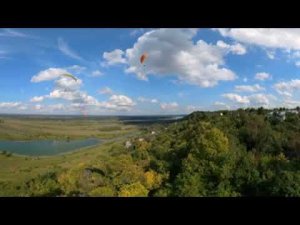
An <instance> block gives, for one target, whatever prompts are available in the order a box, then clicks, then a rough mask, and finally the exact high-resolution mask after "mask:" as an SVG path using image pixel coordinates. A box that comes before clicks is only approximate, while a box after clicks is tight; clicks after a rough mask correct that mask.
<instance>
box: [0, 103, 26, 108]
mask: <svg viewBox="0 0 300 225" xmlns="http://www.w3.org/2000/svg"><path fill="white" fill-rule="evenodd" d="M21 104H22V103H21V102H0V108H16V107H18V106H21Z"/></svg>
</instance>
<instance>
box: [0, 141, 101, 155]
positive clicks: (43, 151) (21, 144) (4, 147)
mask: <svg viewBox="0 0 300 225" xmlns="http://www.w3.org/2000/svg"><path fill="white" fill-rule="evenodd" d="M98 143H100V140H98V139H93V138H89V139H84V140H70V141H53V140H34V141H0V151H6V152H11V153H14V154H19V155H30V156H49V155H57V154H61V153H66V152H71V151H75V150H78V149H80V148H84V147H88V146H92V145H96V144H98Z"/></svg>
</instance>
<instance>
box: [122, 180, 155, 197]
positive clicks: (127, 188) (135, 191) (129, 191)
mask: <svg viewBox="0 0 300 225" xmlns="http://www.w3.org/2000/svg"><path fill="white" fill-rule="evenodd" d="M148 192H149V191H148V190H147V189H146V188H145V187H144V186H143V185H142V184H141V183H140V182H136V183H133V184H125V185H123V186H122V187H121V189H120V191H119V193H118V196H119V197H147V195H148Z"/></svg>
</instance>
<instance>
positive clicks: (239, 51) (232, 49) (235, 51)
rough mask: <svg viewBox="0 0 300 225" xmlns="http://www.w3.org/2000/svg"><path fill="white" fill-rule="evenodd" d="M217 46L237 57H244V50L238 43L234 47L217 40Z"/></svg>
mask: <svg viewBox="0 0 300 225" xmlns="http://www.w3.org/2000/svg"><path fill="white" fill-rule="evenodd" d="M217 46H218V47H220V48H222V49H224V50H226V51H228V52H232V53H233V54H237V55H244V54H246V52H247V50H246V48H245V47H244V46H243V45H241V44H240V43H237V44H234V45H229V44H226V43H225V42H224V41H222V40H219V41H218V42H217Z"/></svg>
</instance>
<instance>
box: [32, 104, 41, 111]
mask: <svg viewBox="0 0 300 225" xmlns="http://www.w3.org/2000/svg"><path fill="white" fill-rule="evenodd" d="M42 108H43V106H42V105H40V104H37V105H35V106H33V109H35V110H41V109H42Z"/></svg>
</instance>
